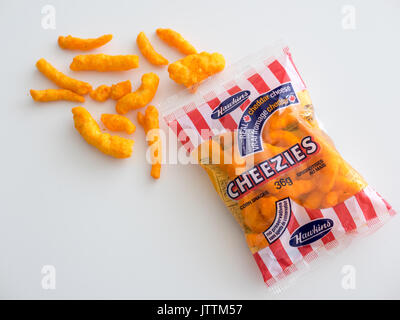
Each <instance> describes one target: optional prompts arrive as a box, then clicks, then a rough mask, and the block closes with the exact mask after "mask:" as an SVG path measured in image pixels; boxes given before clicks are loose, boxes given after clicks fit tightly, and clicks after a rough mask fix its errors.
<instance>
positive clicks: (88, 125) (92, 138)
mask: <svg viewBox="0 0 400 320" xmlns="http://www.w3.org/2000/svg"><path fill="white" fill-rule="evenodd" d="M72 113H73V115H74V122H75V128H76V130H78V132H79V133H80V134H81V136H82V137H83V138H84V139H85V140H86V142H87V143H89V144H90V145H92V146H94V147H96V148H97V149H99V150H100V151H101V152H103V153H105V154H107V155H109V156H112V157H115V158H129V157H130V156H131V154H132V147H133V143H134V141H133V140H130V139H125V138H122V137H119V136H111V135H110V134H108V133H102V132H101V130H100V128H99V125H98V124H97V122H96V121H95V120H94V119H93V118H92V116H91V115H90V113H89V112H88V111H87V110H86V109H85V108H83V107H75V108H72Z"/></svg>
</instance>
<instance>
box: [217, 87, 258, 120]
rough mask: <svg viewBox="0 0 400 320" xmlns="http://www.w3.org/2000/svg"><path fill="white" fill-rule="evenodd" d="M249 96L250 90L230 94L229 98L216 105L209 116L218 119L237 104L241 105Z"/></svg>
mask: <svg viewBox="0 0 400 320" xmlns="http://www.w3.org/2000/svg"><path fill="white" fill-rule="evenodd" d="M249 96H250V91H248V90H245V91H240V92H238V93H235V94H234V95H232V96H230V97H229V98H227V99H225V100H224V101H222V102H221V103H220V104H219V106H218V107H216V108H215V109H214V110H213V111H212V113H211V118H213V119H220V118H222V117H223V116H226V115H227V114H228V113H230V112H232V111H233V110H235V109H236V108H238V107H239V106H241V105H242V104H243V103H244V102H245V101H246V100H247V99H248V98H249Z"/></svg>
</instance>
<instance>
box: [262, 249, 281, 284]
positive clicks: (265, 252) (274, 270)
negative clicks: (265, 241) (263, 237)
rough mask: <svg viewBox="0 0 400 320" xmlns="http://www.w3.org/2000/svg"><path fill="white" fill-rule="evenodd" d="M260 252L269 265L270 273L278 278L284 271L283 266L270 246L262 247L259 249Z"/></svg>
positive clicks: (265, 262) (267, 265)
mask: <svg viewBox="0 0 400 320" xmlns="http://www.w3.org/2000/svg"><path fill="white" fill-rule="evenodd" d="M258 254H259V255H260V257H261V259H262V261H263V262H264V264H265V266H266V267H267V269H268V271H269V273H271V275H272V276H273V277H274V278H276V277H277V276H278V275H279V274H280V273H282V272H283V270H282V267H281V266H280V264H279V262H278V261H277V260H276V258H275V256H274V254H273V253H272V251H271V249H270V248H269V247H266V248H264V249H261V250H260V251H258Z"/></svg>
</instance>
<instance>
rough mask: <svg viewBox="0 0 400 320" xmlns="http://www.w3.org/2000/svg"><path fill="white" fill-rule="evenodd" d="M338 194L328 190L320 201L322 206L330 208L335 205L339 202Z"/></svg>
mask: <svg viewBox="0 0 400 320" xmlns="http://www.w3.org/2000/svg"><path fill="white" fill-rule="evenodd" d="M338 200H339V195H338V193H337V192H335V191H330V192H328V193H327V194H326V196H325V198H324V200H323V201H322V208H330V207H334V206H336V205H337V204H338V203H339V202H338Z"/></svg>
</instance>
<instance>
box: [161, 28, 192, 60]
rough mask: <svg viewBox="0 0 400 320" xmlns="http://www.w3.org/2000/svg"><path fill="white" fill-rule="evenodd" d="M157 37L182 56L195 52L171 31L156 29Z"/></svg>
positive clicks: (187, 43)
mask: <svg viewBox="0 0 400 320" xmlns="http://www.w3.org/2000/svg"><path fill="white" fill-rule="evenodd" d="M156 32H157V35H158V36H159V37H160V39H161V40H163V41H165V42H166V43H167V44H168V45H170V46H171V47H175V48H177V49H178V50H179V51H180V52H182V53H183V54H194V53H197V50H196V49H195V48H194V47H193V46H192V45H191V44H190V43H189V42H188V41H186V40H185V39H184V38H183V37H182V36H181V35H180V34H179V33H178V32H176V31H174V30H172V29H162V28H158V29H157V30H156Z"/></svg>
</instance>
